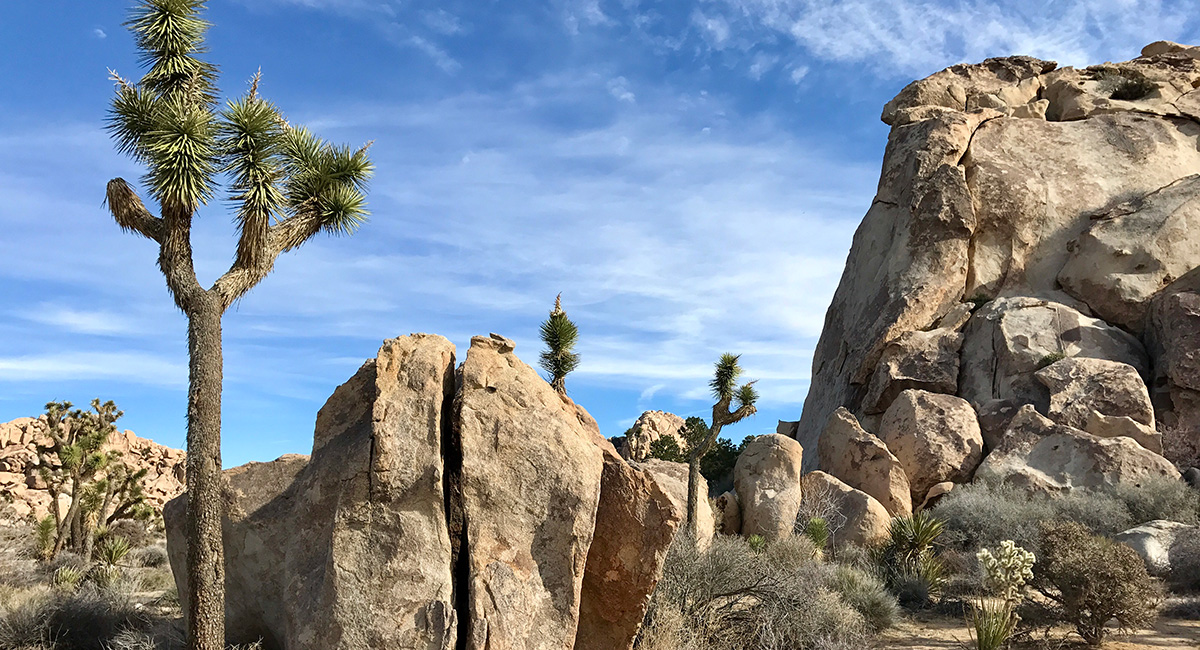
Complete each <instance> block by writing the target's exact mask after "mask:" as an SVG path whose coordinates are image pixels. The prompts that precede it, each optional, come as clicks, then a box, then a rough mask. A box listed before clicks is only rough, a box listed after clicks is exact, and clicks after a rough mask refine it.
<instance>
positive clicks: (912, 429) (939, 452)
mask: <svg viewBox="0 0 1200 650" xmlns="http://www.w3.org/2000/svg"><path fill="white" fill-rule="evenodd" d="M879 437H880V438H881V439H882V440H883V442H884V443H885V444H886V445H887V448H888V449H889V450H891V452H892V453H893V454H895V456H896V458H897V459H899V461H900V465H901V466H902V467H903V468H904V473H905V475H906V476H907V477H908V483H909V486H910V487H911V489H912V503H921V502H923V501H924V500H925V495H926V493H927V492H928V491H929V489H930V488H931V487H933V486H934V485H937V484H938V483H942V482H944V481H951V482H954V483H962V482H965V481H969V480H971V476H972V474H973V473H974V471H975V468H976V467H977V466H978V465H979V462H980V461H981V460H982V459H983V435H982V434H981V433H980V431H979V422H978V420H977V419H976V417H975V410H974V409H972V408H971V405H970V404H968V403H967V402H966V400H963V399H961V398H958V397H954V396H953V395H938V394H935V393H927V392H925V391H919V390H906V391H904V392H903V393H900V396H899V397H897V398H896V401H895V402H893V403H892V405H891V407H890V408H888V410H887V412H886V413H884V414H883V420H882V422H881V424H880V430H879Z"/></svg>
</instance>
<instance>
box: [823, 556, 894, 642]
mask: <svg viewBox="0 0 1200 650" xmlns="http://www.w3.org/2000/svg"><path fill="white" fill-rule="evenodd" d="M826 584H827V585H828V586H829V588H830V589H832V590H833V591H835V592H837V593H838V594H839V595H840V596H841V597H842V600H844V601H845V602H846V604H847V605H849V606H850V607H852V608H854V611H856V612H858V613H859V615H861V616H862V617H863V620H865V621H866V622H867V626H868V627H869V628H870V629H871V631H872V632H880V631H883V630H886V629H887V628H889V627H891V626H892V625H894V624H895V623H896V620H897V619H898V618H900V607H899V606H898V605H897V603H896V597H895V596H893V595H892V594H891V592H889V591H888V590H887V587H886V586H885V585H884V584H883V581H881V580H880V579H879V578H876V577H875V576H873V575H871V574H870V573H867V572H866V571H863V570H862V569H857V568H855V567H851V566H846V565H838V566H836V567H834V569H833V573H832V575H831V576H830V577H829V579H828V581H827V582H826Z"/></svg>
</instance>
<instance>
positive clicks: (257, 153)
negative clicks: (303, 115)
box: [107, 0, 372, 650]
mask: <svg viewBox="0 0 1200 650" xmlns="http://www.w3.org/2000/svg"><path fill="white" fill-rule="evenodd" d="M204 5H205V3H204V1H203V0H141V1H140V2H138V3H137V5H136V6H135V9H134V10H133V13H132V16H131V18H130V20H129V22H128V23H126V24H127V26H128V27H129V29H130V31H131V32H132V33H133V35H134V38H135V41H136V44H137V48H138V49H139V50H140V51H141V53H142V61H143V62H144V64H145V66H146V68H147V70H146V73H145V75H144V76H143V77H142V78H141V81H139V82H136V83H134V82H131V81H127V80H125V79H123V78H121V77H120V76H118V75H117V74H116V73H115V72H113V73H112V78H113V80H114V81H115V82H116V95H115V97H114V98H113V101H112V107H111V109H110V111H109V119H108V129H109V131H110V133H111V134H112V136H113V139H114V140H115V141H116V146H117V148H118V149H119V150H120V151H121V152H123V153H126V154H128V155H130V156H131V157H133V158H134V159H135V160H137V161H138V162H140V163H142V164H144V165H145V166H146V169H147V172H146V175H145V176H144V177H143V179H142V180H143V184H144V185H145V187H146V190H147V191H148V192H149V194H150V196H152V197H153V198H154V199H155V200H156V201H157V203H158V205H159V208H160V213H159V214H158V215H155V214H152V213H151V212H150V210H148V209H147V208H146V206H145V205H144V204H143V203H142V200H141V199H140V198H139V197H138V196H137V194H136V193H135V192H134V190H133V188H132V187H130V185H129V184H128V183H126V182H125V180H123V179H120V178H115V179H113V180H111V181H109V183H108V196H107V204H108V207H109V209H110V210H111V211H112V215H113V218H114V219H116V222H117V225H119V226H120V227H121V228H122V229H123V230H126V231H132V232H134V233H135V234H138V235H141V236H143V237H146V238H148V239H151V240H153V241H154V242H156V243H157V244H158V248H159V253H158V266H159V268H160V269H161V270H162V273H163V276H164V277H165V279H166V284H167V289H168V291H169V292H170V294H171V297H172V298H173V299H174V301H175V305H176V306H177V307H178V308H179V309H180V310H181V311H183V313H184V314H185V315H186V316H187V318H188V356H189V388H188V410H187V423H188V431H187V495H188V504H187V511H188V519H187V546H188V570H187V576H188V586H189V592H190V593H189V598H188V599H187V600H188V611H187V619H188V637H189V640H188V643H189V646H188V647H189V648H191V649H192V650H220V649H221V648H222V647H223V640H224V582H225V579H224V557H223V555H224V554H223V552H222V547H221V488H220V472H221V375H222V357H221V352H222V351H221V317H222V315H223V314H224V313H225V310H226V309H228V308H229V306H230V305H231V304H233V302H234V301H236V300H238V299H240V298H241V297H242V296H244V295H246V292H247V291H249V290H250V289H251V288H253V287H254V286H255V285H257V284H258V283H259V282H260V281H261V280H262V279H263V278H265V277H266V276H267V275H268V274H269V273H270V272H271V269H272V267H273V266H274V264H275V259H276V258H277V257H278V256H279V255H280V254H281V253H284V252H286V251H290V250H292V249H294V248H297V247H299V246H300V245H302V244H304V243H305V242H306V241H308V240H309V239H310V238H312V237H313V236H315V235H316V234H317V233H320V232H326V233H331V234H349V233H352V232H354V231H355V230H356V228H357V227H358V225H359V224H360V223H361V222H362V221H364V220H365V218H366V215H367V211H366V209H365V198H364V193H365V191H366V181H367V179H368V178H369V177H370V175H371V171H372V168H371V162H370V160H369V159H368V157H367V146H364V147H362V148H359V149H353V148H348V147H344V146H335V145H332V144H329V143H327V142H325V141H323V140H321V139H319V138H317V137H315V136H314V135H313V134H312V133H310V132H309V131H308V130H307V129H304V128H302V127H297V126H293V125H291V124H289V123H288V122H287V121H286V120H285V119H284V118H283V116H282V115H281V114H280V112H279V110H278V109H277V108H276V107H275V106H274V105H273V104H271V103H270V102H268V101H266V100H265V99H262V98H261V97H259V95H258V85H259V77H260V76H259V74H255V75H254V76H253V78H252V81H251V83H250V89H249V91H248V92H247V93H246V94H245V95H242V96H241V97H238V98H236V99H232V100H229V101H228V102H227V103H225V104H224V105H223V106H219V105H218V101H217V95H218V92H219V91H218V89H217V87H216V81H217V69H216V67H215V66H214V65H212V64H211V63H209V62H207V61H204V60H202V59H200V58H199V55H201V54H203V52H204V51H205V47H204V36H205V32H206V31H207V29H208V26H209V24H208V23H207V22H206V21H205V20H204V19H203V18H202V17H201V15H202V13H203V11H204V9H205V6H204ZM368 146H369V145H368ZM220 174H226V175H227V177H228V178H229V180H230V183H231V185H230V188H229V193H228V198H229V199H230V200H231V201H232V204H233V206H234V210H235V222H236V224H237V229H238V235H239V236H238V243H237V251H236V253H235V255H234V259H233V264H232V266H231V267H230V269H229V270H228V271H227V272H226V273H225V274H224V275H222V276H221V277H220V278H218V279H217V280H216V282H214V283H213V284H212V285H211V286H210V287H209V288H207V289H205V288H204V286H202V285H201V284H200V281H199V280H198V279H197V278H196V273H195V270H194V268H193V265H192V244H191V228H192V219H193V217H194V216H195V215H196V211H197V209H198V208H199V207H200V206H201V205H203V204H205V203H207V202H208V201H210V200H212V199H213V198H214V197H216V196H217V189H218V188H217V177H218V175H220Z"/></svg>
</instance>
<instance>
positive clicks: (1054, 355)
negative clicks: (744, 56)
mask: <svg viewBox="0 0 1200 650" xmlns="http://www.w3.org/2000/svg"><path fill="white" fill-rule="evenodd" d="M1066 358H1067V355H1065V354H1063V353H1062V352H1051V353H1050V354H1047V355H1046V356H1044V357H1042V358H1041V359H1038V362H1037V367H1038V370H1041V369H1042V368H1045V367H1046V366H1049V365H1052V364H1055V363H1058V362H1059V361H1062V360H1063V359H1066Z"/></svg>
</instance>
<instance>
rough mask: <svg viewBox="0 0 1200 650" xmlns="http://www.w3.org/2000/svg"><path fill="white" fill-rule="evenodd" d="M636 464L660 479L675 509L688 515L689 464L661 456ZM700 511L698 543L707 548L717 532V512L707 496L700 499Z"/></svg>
mask: <svg viewBox="0 0 1200 650" xmlns="http://www.w3.org/2000/svg"><path fill="white" fill-rule="evenodd" d="M636 466H637V467H638V468H639V469H642V470H644V471H645V472H646V473H647V474H650V475H651V476H653V477H654V480H656V481H658V485H659V486H660V487H661V488H662V490H663V492H664V493H665V494H666V495H667V498H669V499H670V500H671V503H672V504H673V505H674V507H675V509H677V510H678V511H679V512H681V513H684V516H685V517H686V513H687V493H688V466H687V465H684V464H683V463H673V462H671V461H669V460H662V459H660V458H651V459H650V460H647V461H644V462H641V463H637V465H636ZM699 511H700V512H699V513H698V515H697V519H698V522H697V530H698V531H699V535H700V539H699V540H697V542H696V543H697V546H698V547H699V548H701V549H706V548H708V546H709V545H710V544H711V543H712V538H713V535H715V534H716V530H717V520H716V513H714V512H713V509H712V504H710V503H709V501H708V499H706V498H702V499H700V503H699ZM685 528H686V526H683V525H680V526H679V529H678V531H676V532H683V530H684V529H685Z"/></svg>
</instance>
